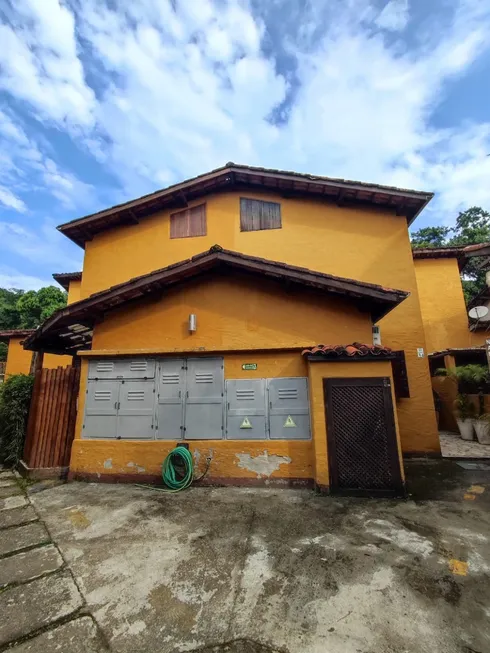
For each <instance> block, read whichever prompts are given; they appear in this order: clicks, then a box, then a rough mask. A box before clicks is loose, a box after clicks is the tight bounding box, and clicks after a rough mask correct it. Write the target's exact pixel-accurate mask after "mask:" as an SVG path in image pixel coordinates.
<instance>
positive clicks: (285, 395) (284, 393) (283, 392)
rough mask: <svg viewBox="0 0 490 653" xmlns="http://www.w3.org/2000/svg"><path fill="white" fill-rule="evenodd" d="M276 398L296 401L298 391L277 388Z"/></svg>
mask: <svg viewBox="0 0 490 653" xmlns="http://www.w3.org/2000/svg"><path fill="white" fill-rule="evenodd" d="M277 396H278V398H279V399H297V398H298V389H297V388H278V389H277Z"/></svg>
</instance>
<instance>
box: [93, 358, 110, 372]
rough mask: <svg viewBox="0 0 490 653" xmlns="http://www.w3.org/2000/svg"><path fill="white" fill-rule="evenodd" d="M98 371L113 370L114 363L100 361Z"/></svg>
mask: <svg viewBox="0 0 490 653" xmlns="http://www.w3.org/2000/svg"><path fill="white" fill-rule="evenodd" d="M96 369H97V372H105V373H107V372H112V371H113V370H114V363H113V362H112V361H98V362H97V368H96Z"/></svg>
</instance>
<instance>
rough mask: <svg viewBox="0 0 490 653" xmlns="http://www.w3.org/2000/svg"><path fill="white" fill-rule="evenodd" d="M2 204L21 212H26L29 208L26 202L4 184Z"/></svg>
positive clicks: (0, 190)
mask: <svg viewBox="0 0 490 653" xmlns="http://www.w3.org/2000/svg"><path fill="white" fill-rule="evenodd" d="M0 204H3V205H4V206H7V207H9V208H11V209H14V210H15V211H19V212H20V213H24V212H25V211H26V210H27V207H26V205H25V204H24V202H23V201H22V200H21V199H20V198H19V197H17V196H16V195H14V194H13V193H12V191H10V190H9V189H8V188H5V187H4V186H0Z"/></svg>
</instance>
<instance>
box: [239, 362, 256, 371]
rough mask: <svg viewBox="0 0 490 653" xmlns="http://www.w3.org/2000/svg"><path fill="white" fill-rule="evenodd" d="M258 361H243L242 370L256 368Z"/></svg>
mask: <svg viewBox="0 0 490 653" xmlns="http://www.w3.org/2000/svg"><path fill="white" fill-rule="evenodd" d="M256 369H257V363H243V364H242V370H256Z"/></svg>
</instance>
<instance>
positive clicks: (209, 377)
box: [196, 372, 214, 383]
mask: <svg viewBox="0 0 490 653" xmlns="http://www.w3.org/2000/svg"><path fill="white" fill-rule="evenodd" d="M213 382H214V374H206V373H204V372H196V383H213Z"/></svg>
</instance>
